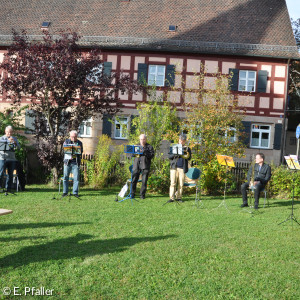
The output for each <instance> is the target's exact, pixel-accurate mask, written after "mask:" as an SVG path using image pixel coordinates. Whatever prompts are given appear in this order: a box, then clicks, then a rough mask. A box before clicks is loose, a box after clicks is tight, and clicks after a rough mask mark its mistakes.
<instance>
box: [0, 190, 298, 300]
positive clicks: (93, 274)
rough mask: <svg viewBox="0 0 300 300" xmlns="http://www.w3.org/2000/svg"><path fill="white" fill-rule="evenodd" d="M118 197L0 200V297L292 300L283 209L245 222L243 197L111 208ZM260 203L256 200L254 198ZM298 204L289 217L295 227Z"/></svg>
mask: <svg viewBox="0 0 300 300" xmlns="http://www.w3.org/2000/svg"><path fill="white" fill-rule="evenodd" d="M116 192H117V190H113V191H109V190H103V191H93V190H90V189H82V190H81V195H82V198H81V200H78V199H75V198H71V201H69V200H68V199H63V200H57V199H52V198H53V195H54V194H55V195H56V193H54V191H53V190H51V189H49V188H48V187H44V186H30V187H29V188H28V190H27V192H24V193H18V194H17V195H9V196H4V195H3V194H1V195H0V208H7V209H12V210H13V211H14V212H13V214H10V215H5V216H0V250H1V251H0V270H1V277H0V299H3V298H4V299H8V298H9V297H6V298H5V297H4V296H3V289H4V288H5V287H9V288H10V289H11V290H12V289H13V287H19V289H18V290H16V291H17V292H18V293H21V294H22V295H23V296H17V297H16V296H10V298H9V299H19V298H21V299H24V298H26V299H30V298H31V297H30V296H27V297H25V296H24V293H25V287H28V288H32V287H35V288H36V289H39V288H41V287H44V288H45V289H49V290H51V289H52V290H53V292H52V293H53V294H52V295H53V296H52V297H51V299H299V298H300V291H299V284H300V226H298V225H297V224H296V223H295V222H292V221H289V222H286V223H284V224H282V225H278V223H279V222H281V221H284V220H285V219H286V218H287V217H288V216H289V214H290V213H291V201H279V200H271V201H270V207H267V208H260V209H259V213H257V214H255V215H251V214H249V213H247V212H241V211H242V209H241V208H240V204H241V198H240V197H238V198H233V197H230V198H228V199H227V200H226V203H227V206H228V208H229V210H230V212H228V211H227V210H226V209H225V207H223V206H222V207H219V208H218V209H214V208H216V207H217V206H218V205H219V204H220V203H221V200H222V198H221V197H203V203H204V208H201V209H200V208H197V207H195V206H194V201H193V197H192V196H189V197H188V201H186V202H184V203H182V204H176V203H169V204H167V205H164V206H163V203H165V202H166V201H167V200H168V197H162V196H149V197H148V198H146V200H141V201H139V202H135V203H134V205H131V202H130V201H129V200H127V201H124V202H122V203H116V202H115V201H114V200H115V194H116ZM261 202H263V199H261ZM299 204H300V202H299V201H296V205H295V216H296V218H298V219H299V220H300V211H299Z"/></svg>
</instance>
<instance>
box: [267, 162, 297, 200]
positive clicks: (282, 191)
mask: <svg viewBox="0 0 300 300" xmlns="http://www.w3.org/2000/svg"><path fill="white" fill-rule="evenodd" d="M271 167H272V178H271V180H270V182H269V184H268V186H267V189H268V191H269V195H270V196H271V197H274V198H280V199H290V198H291V197H292V196H293V195H292V192H293V176H294V178H295V189H294V193H295V197H296V198H299V197H300V173H299V172H298V171H292V170H289V169H287V167H286V166H283V165H281V166H279V167H275V166H271ZM294 172H295V173H294Z"/></svg>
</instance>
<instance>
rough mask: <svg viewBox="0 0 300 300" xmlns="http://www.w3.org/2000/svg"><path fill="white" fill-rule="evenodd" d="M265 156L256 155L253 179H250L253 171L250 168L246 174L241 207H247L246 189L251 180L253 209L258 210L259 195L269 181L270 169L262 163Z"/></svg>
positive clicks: (261, 154)
mask: <svg viewBox="0 0 300 300" xmlns="http://www.w3.org/2000/svg"><path fill="white" fill-rule="evenodd" d="M264 161H265V155H264V154H263V153H257V154H256V156H255V165H254V176H253V177H254V178H251V177H252V174H253V171H252V166H250V168H249V170H248V174H247V182H245V183H244V184H242V196H243V204H242V205H241V207H247V206H248V199H247V189H249V185H250V181H251V180H253V185H254V200H255V201H254V209H258V203H259V194H260V192H261V191H262V190H263V189H264V188H265V186H266V184H267V183H268V181H269V180H270V179H271V167H270V166H269V165H267V164H265V163H264Z"/></svg>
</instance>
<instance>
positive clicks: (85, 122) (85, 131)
mask: <svg viewBox="0 0 300 300" xmlns="http://www.w3.org/2000/svg"><path fill="white" fill-rule="evenodd" d="M92 122H93V120H92V118H89V119H87V120H85V121H83V122H82V123H81V124H80V126H79V129H78V136H79V137H92V127H93V126H92ZM88 123H90V124H91V125H90V126H87V124H88ZM82 127H83V134H81V128H82ZM88 127H90V134H87V128H88Z"/></svg>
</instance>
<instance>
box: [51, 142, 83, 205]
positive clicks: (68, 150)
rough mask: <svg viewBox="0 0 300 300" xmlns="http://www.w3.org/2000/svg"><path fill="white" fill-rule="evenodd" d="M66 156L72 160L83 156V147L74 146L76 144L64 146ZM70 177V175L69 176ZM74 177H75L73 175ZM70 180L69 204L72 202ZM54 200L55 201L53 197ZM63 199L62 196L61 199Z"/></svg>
mask: <svg viewBox="0 0 300 300" xmlns="http://www.w3.org/2000/svg"><path fill="white" fill-rule="evenodd" d="M63 148H64V154H65V157H64V158H65V159H72V158H73V156H74V155H80V154H81V146H80V145H74V144H64V145H63ZM69 176H70V174H69ZM73 176H74V175H73ZM69 183H70V179H68V192H69V202H70V200H71V196H72V194H71V188H70V184H69ZM73 185H74V178H73ZM77 198H78V199H79V197H77ZM52 199H55V197H53V198H52ZM60 199H62V196H61V198H60Z"/></svg>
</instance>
